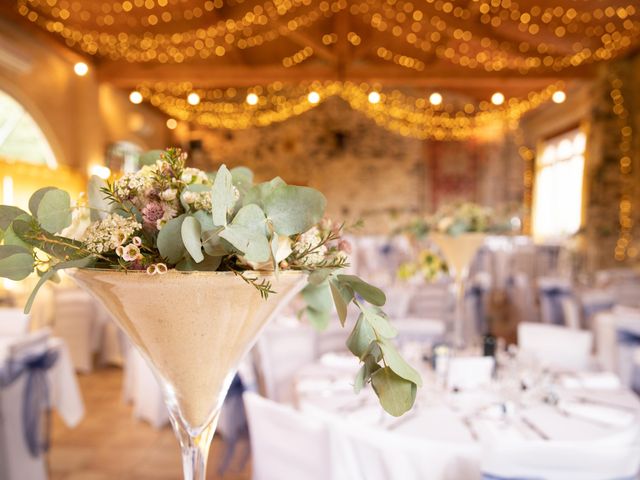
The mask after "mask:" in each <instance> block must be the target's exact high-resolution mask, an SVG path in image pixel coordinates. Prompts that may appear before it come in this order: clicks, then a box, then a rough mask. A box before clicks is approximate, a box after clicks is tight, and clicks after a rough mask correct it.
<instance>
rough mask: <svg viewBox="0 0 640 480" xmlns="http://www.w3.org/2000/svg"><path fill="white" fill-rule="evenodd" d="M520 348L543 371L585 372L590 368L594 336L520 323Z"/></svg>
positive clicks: (542, 325)
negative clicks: (549, 368) (549, 369)
mask: <svg viewBox="0 0 640 480" xmlns="http://www.w3.org/2000/svg"><path fill="white" fill-rule="evenodd" d="M518 345H519V346H520V350H521V352H522V353H525V354H529V355H532V356H533V357H535V359H536V361H538V362H539V363H540V365H541V366H543V367H551V368H555V369H559V370H585V369H588V368H589V367H590V365H591V348H592V345H593V334H592V333H591V332H587V331H584V330H574V329H570V328H567V327H561V326H558V325H545V324H540V323H521V324H520V325H518Z"/></svg>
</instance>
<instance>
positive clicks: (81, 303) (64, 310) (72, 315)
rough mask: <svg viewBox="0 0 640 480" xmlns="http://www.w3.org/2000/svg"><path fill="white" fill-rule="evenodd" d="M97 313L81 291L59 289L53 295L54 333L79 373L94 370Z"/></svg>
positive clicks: (93, 304) (87, 296)
mask: <svg viewBox="0 0 640 480" xmlns="http://www.w3.org/2000/svg"><path fill="white" fill-rule="evenodd" d="M95 319H96V310H95V303H94V301H93V299H92V297H91V296H90V295H89V294H88V293H86V292H85V291H83V290H80V289H79V288H64V289H58V290H56V291H55V293H54V320H53V333H54V335H55V336H56V337H61V338H62V339H64V341H65V343H66V344H67V346H68V347H69V351H70V352H71V358H72V360H73V365H74V366H75V368H76V370H78V371H80V372H83V373H88V372H91V370H92V369H93V352H94V350H95V343H96V339H95Z"/></svg>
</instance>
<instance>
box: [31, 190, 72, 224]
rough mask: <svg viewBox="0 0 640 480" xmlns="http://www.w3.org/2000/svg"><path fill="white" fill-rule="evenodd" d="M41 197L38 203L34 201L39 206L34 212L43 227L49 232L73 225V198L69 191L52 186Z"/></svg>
mask: <svg viewBox="0 0 640 480" xmlns="http://www.w3.org/2000/svg"><path fill="white" fill-rule="evenodd" d="M39 198H40V199H39V201H37V203H36V202H34V204H35V205H37V207H36V210H35V211H33V210H32V212H33V213H34V215H35V217H36V218H37V219H38V223H39V224H40V225H41V226H42V228H44V229H45V230H46V231H47V232H49V233H56V232H60V231H62V230H64V229H65V228H67V227H68V226H69V225H71V198H70V197H69V194H68V193H67V192H65V191H64V190H60V189H59V188H52V189H48V190H46V191H45V193H44V194H43V195H42V196H40V197H39ZM29 204H30V205H31V202H29Z"/></svg>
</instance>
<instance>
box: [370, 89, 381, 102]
mask: <svg viewBox="0 0 640 480" xmlns="http://www.w3.org/2000/svg"><path fill="white" fill-rule="evenodd" d="M368 98H369V103H373V104H376V103H379V102H380V94H379V93H378V92H376V91H375V90H374V91H373V92H371V93H370V94H369V97H368Z"/></svg>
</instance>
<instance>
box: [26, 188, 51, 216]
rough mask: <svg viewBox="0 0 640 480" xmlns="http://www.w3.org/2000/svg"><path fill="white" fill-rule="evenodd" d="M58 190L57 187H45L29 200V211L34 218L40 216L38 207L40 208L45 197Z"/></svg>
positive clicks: (34, 193)
mask: <svg viewBox="0 0 640 480" xmlns="http://www.w3.org/2000/svg"><path fill="white" fill-rule="evenodd" d="M50 190H56V187H44V188H40V189H38V190H36V191H35V192H33V194H32V195H31V198H29V211H30V212H31V214H32V215H33V216H34V217H37V216H38V206H40V202H41V201H42V199H43V197H44V195H45V194H46V193H47V192H48V191H50Z"/></svg>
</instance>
